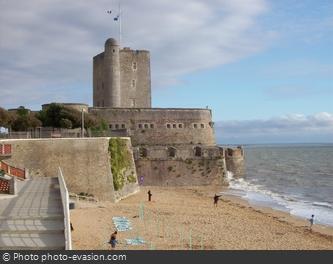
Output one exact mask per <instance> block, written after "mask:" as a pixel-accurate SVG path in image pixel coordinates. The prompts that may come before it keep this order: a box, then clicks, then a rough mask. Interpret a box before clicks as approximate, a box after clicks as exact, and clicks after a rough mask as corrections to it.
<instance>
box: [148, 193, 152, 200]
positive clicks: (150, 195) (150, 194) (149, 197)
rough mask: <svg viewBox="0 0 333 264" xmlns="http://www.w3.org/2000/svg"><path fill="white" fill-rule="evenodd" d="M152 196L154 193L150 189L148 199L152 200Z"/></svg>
mask: <svg viewBox="0 0 333 264" xmlns="http://www.w3.org/2000/svg"><path fill="white" fill-rule="evenodd" d="M151 197H152V193H151V191H150V190H149V191H148V201H149V202H150V201H151Z"/></svg>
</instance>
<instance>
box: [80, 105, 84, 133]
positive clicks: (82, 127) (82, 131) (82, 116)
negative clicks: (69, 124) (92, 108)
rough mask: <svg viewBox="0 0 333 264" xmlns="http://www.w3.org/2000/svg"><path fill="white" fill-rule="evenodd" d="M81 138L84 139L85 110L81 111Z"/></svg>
mask: <svg viewBox="0 0 333 264" xmlns="http://www.w3.org/2000/svg"><path fill="white" fill-rule="evenodd" d="M81 137H84V109H83V108H82V111H81Z"/></svg>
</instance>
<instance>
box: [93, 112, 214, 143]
mask: <svg viewBox="0 0 333 264" xmlns="http://www.w3.org/2000/svg"><path fill="white" fill-rule="evenodd" d="M89 111H90V112H93V113H96V114H98V115H99V116H101V117H102V118H103V119H104V120H106V121H107V123H108V125H109V129H110V130H117V129H127V130H128V131H129V132H128V136H130V137H131V139H132V144H133V146H136V145H178V144H199V145H207V146H214V145H215V137H214V128H213V122H212V119H211V111H210V110H209V109H171V108H169V109H163V108H144V109H138V108H135V109H133V108H132V109H131V108H90V109H89Z"/></svg>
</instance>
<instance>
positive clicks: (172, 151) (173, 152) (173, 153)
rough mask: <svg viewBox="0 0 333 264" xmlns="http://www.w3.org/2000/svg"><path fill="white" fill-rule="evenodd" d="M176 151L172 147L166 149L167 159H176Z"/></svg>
mask: <svg viewBox="0 0 333 264" xmlns="http://www.w3.org/2000/svg"><path fill="white" fill-rule="evenodd" d="M176 151H177V150H176V149H175V148H173V147H168V149H167V152H168V157H171V158H174V157H176Z"/></svg>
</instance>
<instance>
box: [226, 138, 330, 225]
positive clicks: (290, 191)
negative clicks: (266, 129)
mask: <svg viewBox="0 0 333 264" xmlns="http://www.w3.org/2000/svg"><path fill="white" fill-rule="evenodd" d="M243 147H244V150H245V172H244V175H243V177H240V178H236V177H234V175H233V174H232V173H231V172H228V173H227V179H228V181H229V189H228V191H227V193H229V194H232V195H236V196H240V197H242V198H243V199H246V200H247V201H248V202H249V203H250V204H254V205H260V206H265V207H270V208H272V209H276V210H281V211H284V212H288V213H290V214H291V215H295V216H298V217H301V218H305V219H309V218H310V217H311V215H312V214H313V215H314V219H315V223H317V224H323V225H329V226H333V144H277V145H275V144H272V145H245V146H243Z"/></svg>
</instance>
